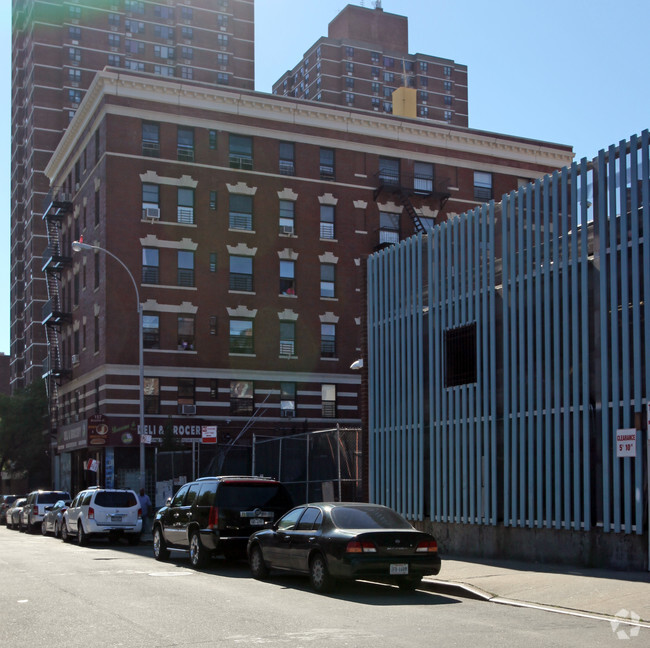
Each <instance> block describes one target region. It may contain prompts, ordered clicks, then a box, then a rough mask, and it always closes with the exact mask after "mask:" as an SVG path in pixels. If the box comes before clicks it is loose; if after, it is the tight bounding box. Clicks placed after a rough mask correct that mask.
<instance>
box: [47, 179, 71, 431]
mask: <svg viewBox="0 0 650 648" xmlns="http://www.w3.org/2000/svg"><path fill="white" fill-rule="evenodd" d="M72 209H73V206H72V197H71V196H70V195H69V194H66V193H64V192H62V191H60V190H58V189H52V190H51V191H50V193H49V194H48V195H47V197H46V199H45V204H44V209H43V220H44V221H45V224H46V228H47V248H46V249H45V251H44V252H43V268H42V269H43V272H44V273H45V279H46V282H47V294H48V301H47V302H46V303H45V304H44V305H43V325H44V326H45V334H46V337H47V358H46V359H45V361H44V363H43V378H44V380H45V385H46V388H47V396H48V402H49V408H50V421H51V425H52V427H56V425H57V420H58V406H59V387H60V386H61V384H62V383H63V382H64V381H65V380H68V379H69V378H70V377H71V375H72V370H71V369H70V368H66V366H65V363H66V360H65V358H64V357H63V352H62V348H61V329H62V327H63V325H64V324H67V323H70V322H71V321H72V316H71V314H70V313H67V312H65V310H64V305H63V300H62V298H61V275H62V273H63V271H64V270H65V269H67V268H70V267H71V266H72V257H70V256H65V253H64V250H63V248H62V243H61V227H62V225H63V220H64V218H65V217H66V216H67V215H68V214H70V213H72Z"/></svg>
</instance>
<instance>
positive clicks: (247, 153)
mask: <svg viewBox="0 0 650 648" xmlns="http://www.w3.org/2000/svg"><path fill="white" fill-rule="evenodd" d="M228 154H229V161H230V168H231V169H249V170H250V169H252V168H253V138H252V137H247V136H245V135H230V138H229V142H228Z"/></svg>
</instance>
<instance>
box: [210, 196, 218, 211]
mask: <svg viewBox="0 0 650 648" xmlns="http://www.w3.org/2000/svg"><path fill="white" fill-rule="evenodd" d="M209 203H210V210H211V211H215V210H216V209H217V192H216V191H211V192H210V201H209Z"/></svg>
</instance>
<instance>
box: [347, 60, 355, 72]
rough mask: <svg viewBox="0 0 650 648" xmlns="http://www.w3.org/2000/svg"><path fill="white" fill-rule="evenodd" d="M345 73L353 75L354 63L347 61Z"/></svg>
mask: <svg viewBox="0 0 650 648" xmlns="http://www.w3.org/2000/svg"><path fill="white" fill-rule="evenodd" d="M345 71H346V72H347V73H348V74H354V63H352V61H347V62H346V64H345Z"/></svg>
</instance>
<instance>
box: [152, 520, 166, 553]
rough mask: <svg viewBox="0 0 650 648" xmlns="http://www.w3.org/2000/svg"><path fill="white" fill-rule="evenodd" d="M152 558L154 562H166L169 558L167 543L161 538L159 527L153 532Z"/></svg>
mask: <svg viewBox="0 0 650 648" xmlns="http://www.w3.org/2000/svg"><path fill="white" fill-rule="evenodd" d="M153 557H154V558H155V559H156V560H167V558H169V549H167V543H166V542H165V538H163V534H162V529H161V528H160V527H156V528H155V529H154V530H153Z"/></svg>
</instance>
